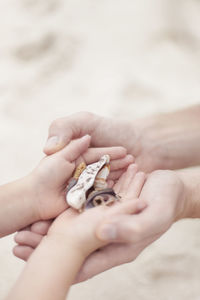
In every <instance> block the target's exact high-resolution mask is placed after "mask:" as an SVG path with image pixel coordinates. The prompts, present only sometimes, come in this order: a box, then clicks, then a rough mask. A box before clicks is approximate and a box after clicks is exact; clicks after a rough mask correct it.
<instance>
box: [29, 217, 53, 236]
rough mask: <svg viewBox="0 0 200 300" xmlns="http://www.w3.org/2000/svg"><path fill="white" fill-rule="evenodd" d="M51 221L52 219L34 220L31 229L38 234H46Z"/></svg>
mask: <svg viewBox="0 0 200 300" xmlns="http://www.w3.org/2000/svg"><path fill="white" fill-rule="evenodd" d="M52 222H53V221H52V220H49V221H39V222H36V223H34V224H32V226H31V231H32V232H34V233H37V234H40V235H46V234H47V232H48V230H49V227H50V226H51V224H52Z"/></svg>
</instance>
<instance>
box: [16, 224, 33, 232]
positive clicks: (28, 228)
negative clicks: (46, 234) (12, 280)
mask: <svg viewBox="0 0 200 300" xmlns="http://www.w3.org/2000/svg"><path fill="white" fill-rule="evenodd" d="M24 230H26V231H30V230H31V225H28V226H26V227H23V228H22V229H20V230H18V232H20V231H24Z"/></svg>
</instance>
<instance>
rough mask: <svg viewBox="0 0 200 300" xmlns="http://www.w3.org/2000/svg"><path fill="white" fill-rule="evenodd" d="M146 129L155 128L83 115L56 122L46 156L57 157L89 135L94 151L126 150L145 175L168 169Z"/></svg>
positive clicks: (49, 137) (81, 113) (132, 122)
mask: <svg viewBox="0 0 200 300" xmlns="http://www.w3.org/2000/svg"><path fill="white" fill-rule="evenodd" d="M146 127H147V129H148V128H149V127H151V126H150V125H149V124H146V123H145V121H144V120H137V121H125V120H124V121H122V120H120V121H119V120H118V119H114V118H105V117H102V116H98V115H96V114H93V113H89V112H80V113H76V114H73V115H70V116H68V117H65V118H60V119H57V120H55V121H53V123H52V124H51V126H50V128H49V136H48V140H47V143H46V145H45V148H44V152H45V153H46V154H47V155H49V154H52V153H55V152H57V151H58V150H60V149H62V148H63V147H64V146H65V145H67V144H68V143H69V142H70V141H71V140H72V139H75V138H79V137H81V136H83V135H85V134H89V135H90V136H91V146H92V147H112V146H123V147H125V148H126V149H127V151H128V153H130V154H131V155H133V156H134V157H135V161H136V163H137V165H138V166H139V169H140V170H142V171H144V172H150V171H153V170H156V169H158V168H165V163H166V160H164V161H163V160H162V157H161V155H158V154H157V152H158V151H155V148H156V147H157V144H156V143H154V142H152V141H151V138H150V139H149V137H148V136H146V132H147V130H146Z"/></svg>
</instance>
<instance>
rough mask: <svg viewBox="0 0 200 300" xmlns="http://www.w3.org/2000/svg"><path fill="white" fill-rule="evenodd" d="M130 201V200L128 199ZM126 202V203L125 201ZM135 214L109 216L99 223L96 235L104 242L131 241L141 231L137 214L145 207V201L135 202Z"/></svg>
mask: <svg viewBox="0 0 200 300" xmlns="http://www.w3.org/2000/svg"><path fill="white" fill-rule="evenodd" d="M128 202H130V201H128ZM126 204H127V203H126ZM135 208H137V210H136V211H135V212H133V213H136V214H131V215H130V214H129V215H127V214H123V215H120V216H114V217H111V218H110V220H109V221H108V222H104V223H101V224H100V226H99V227H98V228H97V231H96V235H97V237H98V238H99V239H100V240H102V241H105V242H123V243H124V242H125V243H126V242H128V243H129V242H132V241H133V240H135V239H137V238H138V235H139V234H140V233H141V228H140V225H141V224H140V222H138V221H139V220H138V219H140V218H139V216H140V215H141V214H142V212H143V210H144V209H145V208H146V203H145V202H136V206H135Z"/></svg>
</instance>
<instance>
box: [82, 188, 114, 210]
mask: <svg viewBox="0 0 200 300" xmlns="http://www.w3.org/2000/svg"><path fill="white" fill-rule="evenodd" d="M116 200H119V198H118V196H117V195H116V193H115V191H114V190H113V189H111V188H107V189H104V190H101V191H93V192H91V193H90V194H89V196H88V198H87V201H86V203H85V208H86V209H88V208H92V207H95V206H99V205H110V204H112V203H114V202H116Z"/></svg>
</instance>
